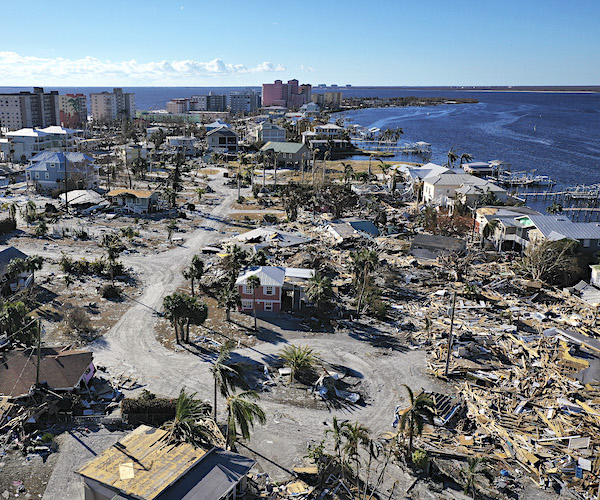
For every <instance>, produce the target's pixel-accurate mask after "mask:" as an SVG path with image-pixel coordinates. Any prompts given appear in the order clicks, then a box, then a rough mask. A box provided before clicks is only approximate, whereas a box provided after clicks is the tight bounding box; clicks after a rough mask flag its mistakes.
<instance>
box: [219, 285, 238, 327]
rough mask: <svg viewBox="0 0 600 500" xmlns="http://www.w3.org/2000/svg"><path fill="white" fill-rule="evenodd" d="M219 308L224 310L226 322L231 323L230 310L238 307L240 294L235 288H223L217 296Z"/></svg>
mask: <svg viewBox="0 0 600 500" xmlns="http://www.w3.org/2000/svg"><path fill="white" fill-rule="evenodd" d="M217 299H218V301H219V306H220V307H222V308H223V309H225V315H226V316H227V322H230V321H231V310H232V309H234V308H236V307H238V306H239V305H240V301H241V299H240V293H239V292H238V291H237V288H236V287H235V286H231V287H224V288H222V289H221V292H220V293H219V295H218V296H217Z"/></svg>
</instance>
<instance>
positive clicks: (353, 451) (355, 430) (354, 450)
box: [342, 422, 371, 490]
mask: <svg viewBox="0 0 600 500" xmlns="http://www.w3.org/2000/svg"><path fill="white" fill-rule="evenodd" d="M342 436H343V437H344V439H345V440H346V442H345V444H344V448H343V450H344V453H345V454H346V456H347V457H348V458H349V459H350V460H353V461H354V463H355V464H356V471H355V476H354V477H355V478H356V482H357V486H358V483H359V479H358V478H359V476H358V474H359V471H360V456H359V454H358V447H359V445H363V446H365V447H368V446H369V443H370V442H371V438H370V436H369V429H368V428H367V427H365V426H364V425H361V424H359V423H358V422H354V423H353V424H351V423H350V422H345V423H344V424H343V428H342ZM359 490H360V488H359Z"/></svg>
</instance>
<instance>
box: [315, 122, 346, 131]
mask: <svg viewBox="0 0 600 500" xmlns="http://www.w3.org/2000/svg"><path fill="white" fill-rule="evenodd" d="M315 128H328V129H332V130H333V129H335V130H341V129H342V127H340V126H338V125H336V124H335V123H326V124H325V125H317V126H316V127H315Z"/></svg>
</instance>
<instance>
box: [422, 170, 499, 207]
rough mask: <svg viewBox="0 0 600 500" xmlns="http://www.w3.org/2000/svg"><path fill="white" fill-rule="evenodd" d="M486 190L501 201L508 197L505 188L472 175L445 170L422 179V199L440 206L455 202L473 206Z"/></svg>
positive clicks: (452, 204)
mask: <svg viewBox="0 0 600 500" xmlns="http://www.w3.org/2000/svg"><path fill="white" fill-rule="evenodd" d="M488 192H491V193H493V194H494V195H495V196H496V198H497V199H498V200H499V201H500V202H502V203H506V201H507V199H508V192H507V191H506V190H505V189H503V188H501V187H499V186H497V185H496V184H494V183H492V182H489V181H486V180H484V179H480V178H479V177H475V176H474V175H469V174H457V173H454V172H445V173H442V174H439V175H434V176H432V177H427V178H425V179H423V201H424V202H425V203H429V204H434V205H437V206H441V207H453V206H454V204H455V203H464V204H466V205H468V206H473V205H475V203H476V202H477V201H478V200H479V199H480V198H481V197H482V196H484V195H486V194H487V193H488Z"/></svg>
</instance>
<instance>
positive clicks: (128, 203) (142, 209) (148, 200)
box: [106, 188, 159, 214]
mask: <svg viewBox="0 0 600 500" xmlns="http://www.w3.org/2000/svg"><path fill="white" fill-rule="evenodd" d="M106 196H108V197H109V198H110V199H111V200H112V202H113V204H115V205H116V206H117V210H118V211H122V212H125V213H133V214H147V213H152V212H156V211H157V210H159V195H158V191H149V190H145V189H127V188H118V189H113V190H112V191H109V192H108V193H107V195H106Z"/></svg>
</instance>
